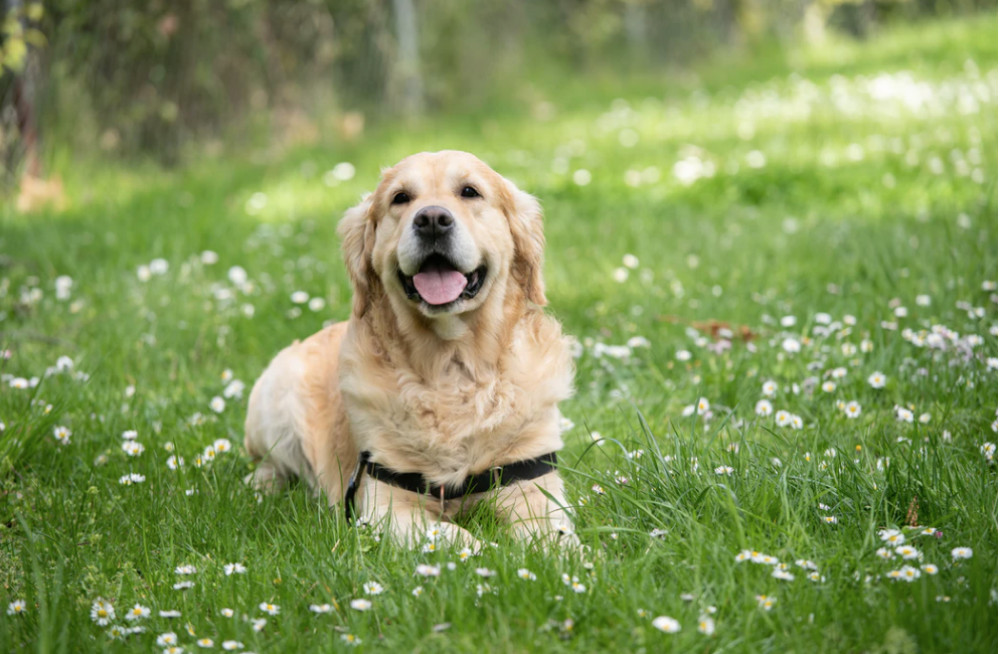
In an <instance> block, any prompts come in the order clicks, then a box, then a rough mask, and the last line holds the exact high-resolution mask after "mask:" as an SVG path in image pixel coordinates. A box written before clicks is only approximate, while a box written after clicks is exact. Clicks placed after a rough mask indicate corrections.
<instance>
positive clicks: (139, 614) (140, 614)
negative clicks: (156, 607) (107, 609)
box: [125, 604, 149, 621]
mask: <svg viewBox="0 0 1000 654" xmlns="http://www.w3.org/2000/svg"><path fill="white" fill-rule="evenodd" d="M148 617H149V607H148V606H143V605H142V604H136V605H135V606H133V607H132V608H130V609H129V610H128V613H126V614H125V619H126V620H129V621H133V620H141V619H143V618H148Z"/></svg>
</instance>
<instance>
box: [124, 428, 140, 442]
mask: <svg viewBox="0 0 1000 654" xmlns="http://www.w3.org/2000/svg"><path fill="white" fill-rule="evenodd" d="M138 437H139V432H137V431H136V430H134V429H126V430H125V431H123V432H122V440H126V441H134V440H135V439H136V438H138Z"/></svg>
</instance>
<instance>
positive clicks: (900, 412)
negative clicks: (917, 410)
mask: <svg viewBox="0 0 1000 654" xmlns="http://www.w3.org/2000/svg"><path fill="white" fill-rule="evenodd" d="M896 420H899V421H900V422H913V412H912V411H910V410H909V409H904V408H903V407H901V406H898V407H896Z"/></svg>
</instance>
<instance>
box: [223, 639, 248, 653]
mask: <svg viewBox="0 0 1000 654" xmlns="http://www.w3.org/2000/svg"><path fill="white" fill-rule="evenodd" d="M222 649H224V650H226V651H227V652H235V651H236V650H238V649H243V643H241V642H240V641H238V640H224V641H222Z"/></svg>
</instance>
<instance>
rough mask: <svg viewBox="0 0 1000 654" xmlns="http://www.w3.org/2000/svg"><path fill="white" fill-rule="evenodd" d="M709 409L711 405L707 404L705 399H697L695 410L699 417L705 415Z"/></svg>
mask: <svg viewBox="0 0 1000 654" xmlns="http://www.w3.org/2000/svg"><path fill="white" fill-rule="evenodd" d="M710 408H711V405H710V404H709V403H708V400H707V399H705V398H703V397H701V398H698V404H697V410H698V415H699V416H701V415H705V412H706V411H708V410H709V409H710Z"/></svg>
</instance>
